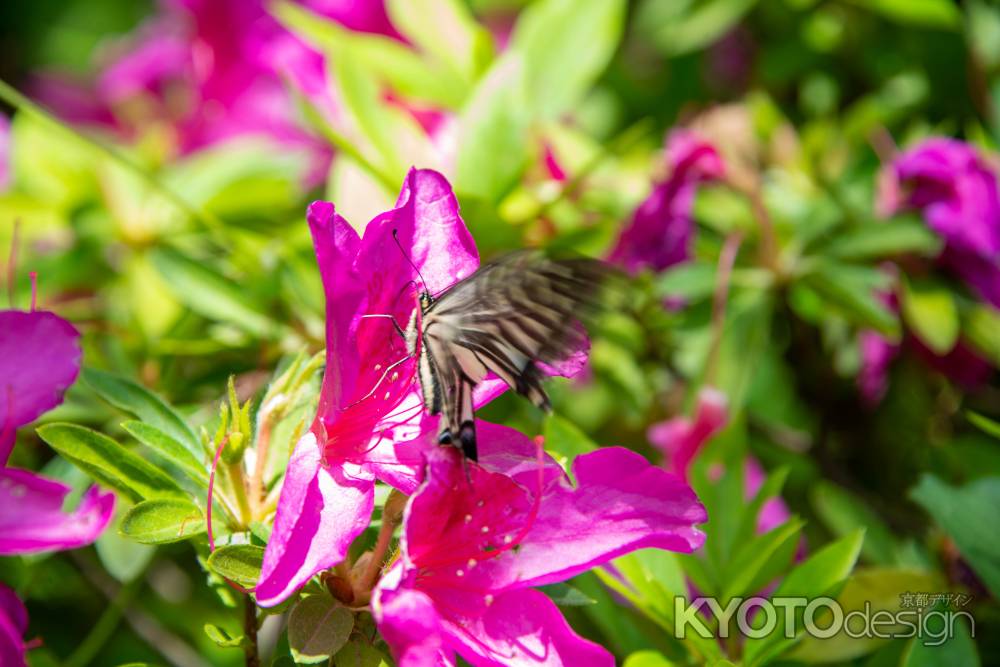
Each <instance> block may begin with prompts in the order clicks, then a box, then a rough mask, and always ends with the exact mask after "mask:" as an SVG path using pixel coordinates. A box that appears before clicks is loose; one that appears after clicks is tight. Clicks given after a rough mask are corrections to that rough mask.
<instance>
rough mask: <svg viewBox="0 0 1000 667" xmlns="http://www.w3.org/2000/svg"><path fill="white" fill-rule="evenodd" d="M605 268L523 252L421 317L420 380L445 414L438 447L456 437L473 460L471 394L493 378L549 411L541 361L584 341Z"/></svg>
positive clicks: (484, 271)
mask: <svg viewBox="0 0 1000 667" xmlns="http://www.w3.org/2000/svg"><path fill="white" fill-rule="evenodd" d="M607 273H608V269H607V267H606V265H604V264H603V263H601V262H599V261H597V260H593V259H585V258H573V259H549V258H546V257H544V256H543V255H541V254H539V253H534V252H519V253H514V254H511V255H507V256H505V257H502V258H500V259H499V260H497V261H495V262H493V263H491V264H487V265H485V266H483V267H481V268H480V269H479V270H478V271H477V272H476V273H474V274H473V275H471V276H469V277H468V278H466V279H465V280H462V281H460V282H458V283H456V284H455V285H454V286H452V287H451V288H450V289H448V291H446V292H445V293H444V294H442V295H441V296H440V297H439V298H438V299H437V300H435V301H433V302H432V303H431V304H430V305H429V306H428V307H427V308H426V309H425V310H424V312H423V318H422V319H423V330H422V342H423V348H422V353H421V359H420V378H421V387H422V389H423V395H424V402H425V405H426V407H427V408H428V410H429V411H430V412H431V414H438V413H443V414H444V419H443V428H442V431H441V434H440V436H439V438H438V440H439V441H440V442H441V443H451V442H454V440H455V438H457V439H458V444H459V445H460V446H461V448H462V451H463V452H464V453H465V455H466V456H467V457H468V458H470V459H473V460H475V459H476V434H475V422H474V415H473V403H472V391H473V389H474V388H475V386H476V385H477V384H479V383H480V382H482V380H483V379H484V378H485V377H486V376H487V375H488V374H489V373H493V374H494V375H496V376H497V377H499V378H500V379H502V380H503V381H504V382H505V383H506V384H507V385H508V386H509V387H511V388H512V389H514V390H515V391H516V392H517V393H519V394H521V395H523V396H526V397H527V398H528V399H529V400H531V402H532V403H534V404H535V405H537V406H538V407H540V408H542V409H543V410H548V409H549V399H548V396H546V394H545V391H544V389H543V388H542V384H541V383H542V378H543V374H542V372H541V370H540V369H539V368H538V363H539V362H541V363H545V364H553V363H556V362H559V361H562V360H564V359H566V358H567V357H569V356H570V355H571V354H572V353H573V352H574V351H575V350H577V349H579V347H580V346H582V345H583V344H584V343H585V340H586V332H585V330H584V328H583V326H582V324H581V319H584V318H585V317H586V315H587V314H588V313H589V312H591V311H592V310H593V309H594V307H595V305H596V300H597V295H598V293H599V291H600V290H599V287H600V283H601V282H602V280H603V279H604V277H605V276H606V275H607Z"/></svg>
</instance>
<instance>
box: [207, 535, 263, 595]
mask: <svg viewBox="0 0 1000 667" xmlns="http://www.w3.org/2000/svg"><path fill="white" fill-rule="evenodd" d="M263 563H264V548H263V547H256V546H253V545H250V544H232V545H226V546H222V547H219V548H217V549H216V550H215V551H213V552H212V554H211V555H210V556H209V557H208V568H209V569H210V570H212V572H215V573H216V574H218V575H219V576H222V577H225V578H226V579H229V580H230V581H235V582H236V583H237V584H240V585H241V586H246V587H252V586H256V585H257V580H258V579H260V568H261V565H262V564H263Z"/></svg>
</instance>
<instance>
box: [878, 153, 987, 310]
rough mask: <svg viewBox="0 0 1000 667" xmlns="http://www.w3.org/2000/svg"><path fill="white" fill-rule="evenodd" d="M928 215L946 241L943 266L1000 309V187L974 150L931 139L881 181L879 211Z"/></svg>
mask: <svg viewBox="0 0 1000 667" xmlns="http://www.w3.org/2000/svg"><path fill="white" fill-rule="evenodd" d="M900 209H915V210H918V211H921V212H922V213H923V216H924V219H925V220H926V221H927V225H928V226H929V227H930V228H931V229H933V230H934V231H935V232H937V233H938V234H939V235H940V236H941V238H943V239H944V241H945V248H944V251H943V253H942V256H941V262H942V264H944V265H945V266H947V267H948V268H949V269H950V270H951V271H953V272H954V273H955V274H956V275H958V276H959V277H960V278H962V280H964V281H965V282H966V283H968V284H969V285H970V286H971V287H972V288H973V289H974V290H975V291H976V292H977V293H979V295H980V296H981V297H982V298H983V299H984V300H985V301H987V302H988V303H991V304H993V305H994V306H995V307H997V308H1000V187H998V185H997V175H996V174H995V173H994V171H993V169H992V168H991V167H990V166H989V165H988V164H987V162H986V161H985V160H984V159H983V158H982V156H981V155H979V153H978V152H977V151H976V149H975V148H973V147H972V146H970V145H969V144H966V143H964V142H961V141H958V140H956V139H948V138H943V137H932V138H930V139H927V140H925V141H924V142H922V143H920V144H918V145H917V146H915V147H914V148H912V149H911V150H909V151H906V152H905V153H903V154H902V155H900V156H899V157H898V158H896V160H894V161H893V163H892V164H891V165H888V166H887V167H885V168H884V170H883V172H882V173H881V174H880V177H879V188H878V200H877V201H876V210H877V211H878V212H879V213H881V214H882V215H891V214H893V213H895V212H896V211H898V210H900Z"/></svg>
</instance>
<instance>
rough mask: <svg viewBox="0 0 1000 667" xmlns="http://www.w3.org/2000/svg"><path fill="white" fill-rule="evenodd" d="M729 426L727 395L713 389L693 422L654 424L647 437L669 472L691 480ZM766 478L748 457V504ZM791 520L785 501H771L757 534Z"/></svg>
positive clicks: (699, 404)
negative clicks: (707, 447)
mask: <svg viewBox="0 0 1000 667" xmlns="http://www.w3.org/2000/svg"><path fill="white" fill-rule="evenodd" d="M728 423H729V405H728V401H727V400H726V397H725V395H724V394H723V393H722V392H720V391H718V390H717V389H712V388H710V387H709V388H706V389H702V390H701V392H700V393H699V394H698V402H697V405H696V406H695V411H694V417H693V418H688V417H674V418H673V419H668V420H666V421H663V422H659V423H658V424H653V425H652V426H650V427H649V430H648V431H647V437H648V438H649V441H650V442H651V443H652V444H653V445H655V446H656V447H657V448H658V449H659V450H660V451H662V452H663V455H664V463H665V466H666V468H667V470H670V471H672V472H674V473H676V474H677V475H680V477H681V479H684V480H687V479H688V471H689V470H690V467H691V463H692V462H693V461H694V459H695V458H696V457H697V456H698V454H699V453H700V452H701V450H702V449H703V448H704V446H705V445H706V444H708V441H709V440H711V439H712V438H713V437H715V435H716V434H717V433H719V431H721V430H722V429H724V428H725V427H726V424H728ZM765 477H766V475H765V473H764V469H763V468H762V467H761V465H760V463H758V462H757V460H756V459H754V458H753V457H747V460H746V464H745V467H744V479H743V482H744V495H745V497H746V498H747V499H748V500H749V499H752V498H753V497H754V496H756V495H757V492H758V491H759V490H760V487H761V485H762V484H763V483H764V479H765ZM789 516H790V515H789V512H788V508H787V507H786V506H785V503H784V502H783V501H782V500H781V498H771V499H769V500H768V501H767V502H765V503H764V505H763V506H762V507H761V511H760V514H759V515H758V516H757V530H758V532H761V533H766V532H767V531H769V530H771V529H772V528H774V527H776V526H780V525H781V524H783V523H784V522H785V521H787V520H788V517H789Z"/></svg>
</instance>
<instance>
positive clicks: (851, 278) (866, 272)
mask: <svg viewBox="0 0 1000 667" xmlns="http://www.w3.org/2000/svg"><path fill="white" fill-rule="evenodd" d="M803 280H804V281H805V283H806V284H808V285H809V286H810V287H812V288H813V289H814V290H815V291H816V292H817V293H818V294H819V295H820V296H821V297H823V299H824V300H825V301H826V302H827V303H829V304H830V305H832V306H834V307H836V308H837V309H838V310H840V312H841V313H842V314H843V316H844V317H846V318H847V319H848V320H850V321H852V322H853V323H854V324H855V325H857V326H862V327H869V328H872V329H875V330H877V331H879V332H880V333H882V334H885V335H886V336H888V337H890V338H893V339H897V338H899V321H898V320H897V318H896V316H895V315H894V314H893V313H892V311H890V310H889V309H888V308H887V307H886V306H885V304H883V303H882V302H881V301H879V299H878V297H877V292H878V291H879V290H880V289H882V288H884V287H885V286H886V277H885V276H884V275H883V274H882V273H881V272H880V271H879V270H878V269H874V268H869V267H861V266H854V265H849V264H837V263H833V262H821V263H819V264H818V265H817V266H816V267H814V269H813V270H812V271H811V272H809V273H807V274H806V275H805V276H803Z"/></svg>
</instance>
